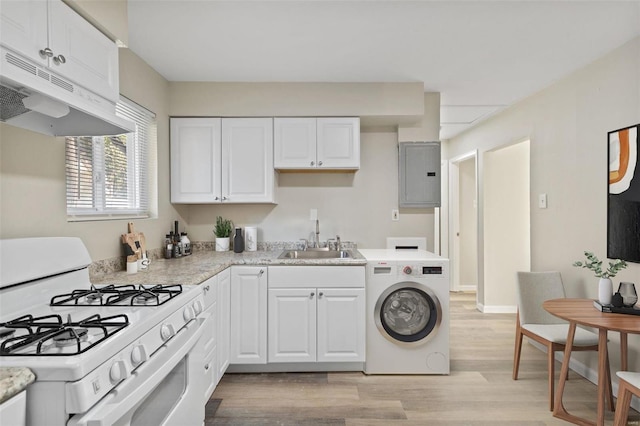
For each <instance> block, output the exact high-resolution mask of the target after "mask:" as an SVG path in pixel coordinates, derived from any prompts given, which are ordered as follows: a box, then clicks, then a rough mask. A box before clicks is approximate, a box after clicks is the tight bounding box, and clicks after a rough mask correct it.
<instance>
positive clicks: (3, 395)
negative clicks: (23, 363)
mask: <svg viewBox="0 0 640 426" xmlns="http://www.w3.org/2000/svg"><path fill="white" fill-rule="evenodd" d="M35 379H36V376H35V374H33V372H32V371H31V370H29V369H28V368H26V367H0V404H1V403H3V402H4V401H6V400H8V399H9V398H11V397H12V396H14V395H17V394H18V393H20V392H21V391H23V390H24V389H25V388H26V387H27V386H28V385H29V384H31V383H33V381H34V380H35Z"/></svg>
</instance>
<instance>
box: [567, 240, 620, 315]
mask: <svg viewBox="0 0 640 426" xmlns="http://www.w3.org/2000/svg"><path fill="white" fill-rule="evenodd" d="M584 256H585V258H586V260H584V261H581V260H578V261H575V262H573V266H576V267H578V268H586V269H589V270H591V271H593V273H594V275H595V276H596V278H600V281H599V282H598V301H599V302H600V304H601V305H610V304H611V297H612V296H613V282H611V278H613V277H615V276H616V275H617V274H618V272H620V271H621V270H623V269H624V268H626V267H627V262H625V261H624V260H620V259H613V260H611V261H610V262H609V266H608V267H607V268H606V269H602V261H601V260H600V259H598V257H597V256H596V255H595V254H593V253H592V252H590V251H585V252H584Z"/></svg>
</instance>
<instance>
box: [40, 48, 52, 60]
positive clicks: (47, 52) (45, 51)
mask: <svg viewBox="0 0 640 426" xmlns="http://www.w3.org/2000/svg"><path fill="white" fill-rule="evenodd" d="M40 55H42V56H45V57H48V58H51V57H53V50H51V49H49V48H48V47H45V48H44V49H40Z"/></svg>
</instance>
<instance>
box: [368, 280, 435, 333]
mask: <svg viewBox="0 0 640 426" xmlns="http://www.w3.org/2000/svg"><path fill="white" fill-rule="evenodd" d="M439 307H440V305H439V303H436V302H434V300H433V298H432V296H431V295H429V294H427V293H426V292H424V291H422V290H421V289H419V288H414V287H409V286H407V287H400V288H398V289H396V290H394V291H392V292H390V293H389V294H388V295H387V296H386V297H385V298H384V301H383V302H382V304H381V306H380V311H379V315H380V317H379V320H380V323H381V325H382V327H383V328H384V330H385V332H386V333H387V334H388V336H389V337H390V338H391V339H394V340H396V341H400V342H406V343H414V342H415V343H418V342H420V343H423V342H422V341H423V340H424V339H425V338H427V337H428V336H429V335H430V334H431V333H432V332H434V329H436V328H437V326H438V325H439V324H440V318H439V315H440V309H439ZM425 341H426V340H425Z"/></svg>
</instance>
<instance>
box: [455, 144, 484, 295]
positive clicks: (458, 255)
mask: <svg viewBox="0 0 640 426" xmlns="http://www.w3.org/2000/svg"><path fill="white" fill-rule="evenodd" d="M477 158H478V155H477V151H475V150H474V151H471V152H468V153H466V154H464V155H461V156H458V157H456V158H453V159H451V160H450V162H449V182H450V199H451V211H450V214H451V228H450V230H449V232H450V234H449V235H450V247H451V252H452V256H451V265H450V267H451V291H477V290H478V166H477Z"/></svg>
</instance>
